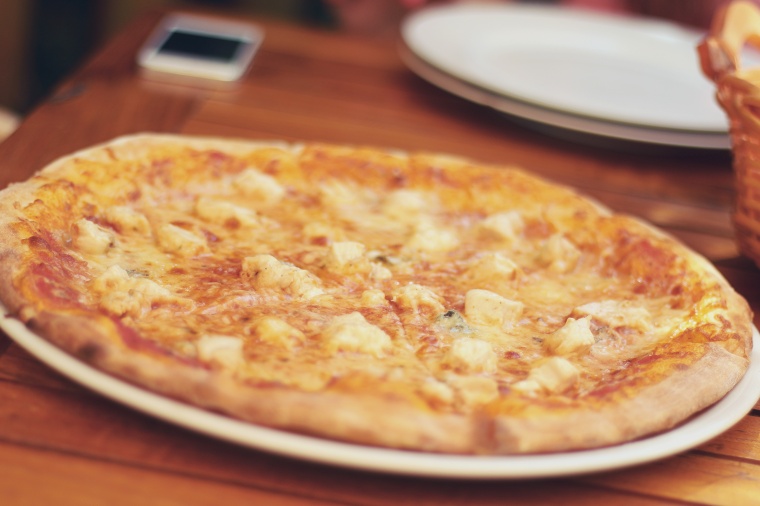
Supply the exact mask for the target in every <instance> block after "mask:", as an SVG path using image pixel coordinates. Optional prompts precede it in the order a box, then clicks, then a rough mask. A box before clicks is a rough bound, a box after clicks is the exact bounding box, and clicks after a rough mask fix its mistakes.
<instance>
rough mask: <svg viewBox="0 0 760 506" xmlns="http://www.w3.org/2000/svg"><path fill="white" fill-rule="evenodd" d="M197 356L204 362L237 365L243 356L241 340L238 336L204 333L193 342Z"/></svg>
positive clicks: (240, 362)
mask: <svg viewBox="0 0 760 506" xmlns="http://www.w3.org/2000/svg"><path fill="white" fill-rule="evenodd" d="M195 346H196V350H197V353H198V358H199V359H201V360H202V361H204V362H210V363H216V364H219V365H223V366H225V367H237V366H239V365H241V364H242V363H243V362H244V361H245V359H244V357H243V340H242V339H240V338H239V337H232V336H223V335H217V334H210V335H204V336H202V337H201V338H200V339H198V341H197V342H196V344H195Z"/></svg>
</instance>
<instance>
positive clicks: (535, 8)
mask: <svg viewBox="0 0 760 506" xmlns="http://www.w3.org/2000/svg"><path fill="white" fill-rule="evenodd" d="M473 13H474V14H480V13H482V14H483V15H484V16H493V15H500V16H501V15H504V14H505V13H507V14H509V13H517V14H528V15H533V16H539V17H546V18H547V19H549V20H551V19H553V18H555V17H556V16H558V15H562V16H570V18H569V19H570V20H572V21H580V22H592V23H598V22H599V20H607V21H612V22H615V23H617V25H619V26H623V27H646V28H649V30H651V31H655V30H657V31H658V32H664V31H667V32H668V34H669V35H670V36H671V37H672V36H674V34H680V35H682V36H684V35H691V36H693V37H697V36H698V35H699V34H701V32H700V31H698V30H695V29H690V28H688V27H684V26H681V25H678V24H675V23H671V22H668V21H666V20H659V19H654V18H647V17H643V16H622V15H619V14H615V13H610V12H600V11H594V10H590V9H586V8H578V7H568V6H550V5H521V4H489V3H486V4H478V3H475V4H467V3H465V4H456V3H455V4H452V5H435V6H430V7H426V8H424V9H420V10H418V11H415V12H412V13H411V14H409V15H407V16H406V17H405V18H404V19H403V20H402V23H401V30H400V32H401V40H402V41H403V42H404V44H405V45H406V46H407V47H408V49H409V51H411V52H412V53H413V54H414V55H415V56H416V57H417V58H419V59H420V60H422V61H423V62H425V64H427V65H429V66H431V67H433V68H435V69H436V70H438V71H440V72H443V73H445V74H448V75H450V76H452V77H454V78H456V79H458V80H459V81H461V82H463V83H466V84H469V85H471V86H476V87H478V88H480V89H482V90H485V91H487V92H489V93H492V94H494V95H496V96H500V97H502V98H504V99H508V100H511V101H515V102H519V103H522V104H525V105H530V106H533V107H536V108H540V109H544V110H552V111H556V112H557V113H561V114H564V115H568V116H574V117H577V118H584V119H588V120H595V121H599V122H604V123H607V124H619V125H623V126H631V127H636V128H639V129H651V130H666V131H672V132H691V133H701V134H727V133H728V120H727V119H726V121H725V126H724V127H721V128H719V129H715V128H709V129H708V128H699V127H695V128H690V127H688V126H681V127H678V126H675V125H665V124H655V123H651V122H640V121H631V120H625V119H622V118H619V117H605V116H603V115H599V114H594V113H591V112H588V111H582V110H578V109H577V108H570V107H565V106H562V105H558V104H553V103H551V101H548V102H546V101H544V102H541V101H538V100H535V99H532V98H530V97H523V96H520V95H518V94H515V93H510V92H509V90H504V89H501V88H499V87H497V86H493V85H489V83H484V82H482V80H480V79H475V78H472V77H471V76H468V75H467V74H468V72H466V71H465V70H464V69H463V68H462V67H461V66H459V68H456V66H452V65H451V62H448V63H446V62H445V61H444V62H441V61H440V55H439V57H436V56H435V55H434V54H433V53H431V52H430V51H429V50H423V49H422V48H420V47H419V41H418V40H417V39H418V38H419V37H418V34H417V33H415V32H416V31H418V30H419V27H420V26H423V27H424V25H425V23H427V22H429V21H430V20H433V21H436V19H435V18H436V17H441V16H445V17H451V18H454V17H457V16H461V15H462V14H465V15H466V14H473ZM694 55H695V56H694V58H695V61H696V49H695V51H694ZM716 105H717V104H716Z"/></svg>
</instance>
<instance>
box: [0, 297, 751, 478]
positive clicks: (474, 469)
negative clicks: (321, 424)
mask: <svg viewBox="0 0 760 506" xmlns="http://www.w3.org/2000/svg"><path fill="white" fill-rule="evenodd" d="M0 315H1V316H0V329H2V330H3V331H4V332H5V333H6V334H7V335H8V337H10V338H11V339H12V340H13V341H14V342H15V343H17V344H18V345H19V346H20V347H22V348H23V349H25V350H26V351H27V352H28V353H30V354H31V355H33V356H34V357H35V358H37V359H38V360H40V361H41V362H43V363H44V364H45V365H47V366H48V367H50V368H51V369H53V370H55V371H57V372H58V373H60V374H62V375H63V376H65V377H67V378H69V379H71V380H73V381H75V382H76V383H78V384H80V385H81V386H83V387H85V388H87V389H89V390H91V391H94V392H96V393H98V394H100V395H102V396H104V397H106V398H109V399H111V400H114V401H116V402H118V403H120V404H122V405H125V406H128V407H130V408H132V409H135V410H136V411H140V412H142V413H145V414H147V415H150V416H153V417H155V418H158V419H161V420H164V421H166V422H169V423H172V424H174V425H177V426H180V427H184V428H186V429H190V430H193V431H195V432H197V433H201V434H205V435H206V436H211V437H214V438H216V439H219V440H224V441H227V442H230V443H235V444H237V445H239V446H243V447H247V448H251V449H254V450H259V451H264V452H268V453H271V454H276V455H280V456H285V457H289V458H294V459H298V460H303V461H309V462H314V463H318V464H326V465H331V466H335V467H341V468H348V469H355V470H363V471H371V472H377V473H382V474H389V475H404V476H414V477H427V478H456V479H465V480H490V479H502V480H516V479H537V478H556V477H565V476H574V475H583V474H589V473H594V472H599V471H611V470H615V469H621V468H625V467H631V466H635V465H639V464H644V463H648V462H653V461H656V460H660V459H662V458H665V457H670V456H673V455H676V454H678V453H682V452H684V451H686V450H689V449H692V448H694V447H696V446H698V445H700V444H702V443H704V442H706V441H708V440H710V439H712V438H714V437H716V436H718V435H720V434H722V433H723V432H725V431H727V430H728V429H730V428H731V427H732V426H733V425H735V424H736V423H737V422H738V421H739V420H741V419H742V418H744V417H745V416H746V414H747V413H749V412H750V411H751V409H752V407H753V406H754V405H755V404H756V402H757V401H758V398H759V397H760V332H758V330H757V328H756V327H755V326H754V325H753V327H752V332H753V350H752V353H751V356H750V364H749V367H748V369H747V371H746V373H745V374H744V376H743V378H742V379H741V380H740V381H739V383H738V384H737V385H736V386H735V387H734V388H733V389H732V390H731V391H730V392H728V393H727V394H726V396H724V397H723V399H721V400H720V401H718V402H717V403H715V404H713V405H712V406H710V407H708V408H707V409H705V410H703V411H702V412H700V413H698V414H696V415H695V416H693V417H692V418H691V419H689V420H687V421H685V422H684V423H682V424H681V425H679V426H677V427H675V428H673V429H670V430H668V431H666V432H663V433H660V434H655V435H653V436H650V437H647V438H643V439H640V440H636V441H632V442H629V443H623V444H620V445H615V446H610V447H604V448H598V449H592V450H579V451H572V452H558V453H550V454H540V455H509V456H478V455H448V454H438V453H424V452H413V451H406V450H396V449H387V448H379V447H372V446H364V445H358V444H353V443H345V442H341V441H335V440H330V439H324V438H319V437H315V436H308V435H302V434H297V433H292V432H287V431H283V430H279V429H274V428H269V427H264V426H261V425H256V424H253V423H249V422H245V421H242V420H237V419H234V418H230V417H228V416H226V415H223V414H218V413H214V412H211V411H207V410H205V409H202V408H198V407H195V406H192V405H190V404H186V403H184V402H181V401H178V400H174V399H171V398H169V397H165V396H162V395H160V394H157V393H154V392H151V391H148V390H145V389H143V388H142V387H140V386H136V385H134V384H132V383H130V382H128V381H127V380H124V379H121V378H119V377H116V376H112V375H111V374H108V373H106V372H104V371H101V370H99V369H96V368H95V367H93V366H91V365H89V364H86V363H84V362H82V361H80V360H78V359H77V358H76V357H74V356H72V355H70V354H68V353H67V352H65V351H64V350H62V349H61V348H59V347H57V346H55V345H54V344H52V343H51V342H49V341H47V340H45V339H44V338H43V337H41V336H39V335H37V334H36V333H35V332H33V331H32V330H30V329H29V328H28V327H27V326H26V325H25V324H24V323H23V322H21V321H20V320H18V319H17V318H14V317H13V316H10V315H9V314H8V311H7V310H6V308H5V307H4V306H3V305H2V304H1V303H0ZM750 401H751V402H750ZM713 419H716V420H717V421H713ZM705 420H706V421H705ZM695 425H696V426H697V428H698V430H697V431H696V434H694V433H691V434H690V432H689V431H690V429H691V430H694V426H695ZM668 443H669V444H668Z"/></svg>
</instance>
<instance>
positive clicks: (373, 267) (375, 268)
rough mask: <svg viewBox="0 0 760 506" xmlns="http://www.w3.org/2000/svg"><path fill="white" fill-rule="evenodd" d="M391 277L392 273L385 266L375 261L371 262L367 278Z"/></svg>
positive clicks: (380, 278) (381, 278)
mask: <svg viewBox="0 0 760 506" xmlns="http://www.w3.org/2000/svg"><path fill="white" fill-rule="evenodd" d="M392 277H393V273H392V272H391V270H390V269H389V268H387V267H386V266H384V265H380V264H378V263H375V262H372V263H371V264H370V268H369V279H375V280H383V279H391V278H392Z"/></svg>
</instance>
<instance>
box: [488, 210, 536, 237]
mask: <svg viewBox="0 0 760 506" xmlns="http://www.w3.org/2000/svg"><path fill="white" fill-rule="evenodd" d="M477 228H478V233H479V234H480V235H481V236H482V237H486V238H489V239H493V240H499V241H508V242H513V241H515V240H517V239H518V238H519V237H520V235H522V233H523V230H524V229H525V220H523V217H522V215H521V214H520V213H519V212H518V211H505V212H501V213H495V214H492V215H490V216H487V217H486V218H485V219H484V220H483V221H481V222H480V223H478V226H477Z"/></svg>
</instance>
